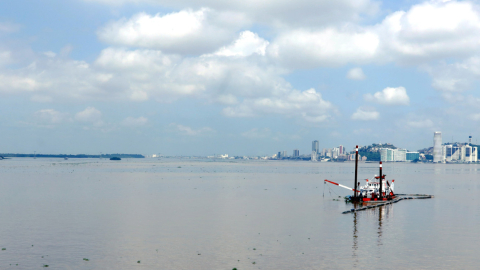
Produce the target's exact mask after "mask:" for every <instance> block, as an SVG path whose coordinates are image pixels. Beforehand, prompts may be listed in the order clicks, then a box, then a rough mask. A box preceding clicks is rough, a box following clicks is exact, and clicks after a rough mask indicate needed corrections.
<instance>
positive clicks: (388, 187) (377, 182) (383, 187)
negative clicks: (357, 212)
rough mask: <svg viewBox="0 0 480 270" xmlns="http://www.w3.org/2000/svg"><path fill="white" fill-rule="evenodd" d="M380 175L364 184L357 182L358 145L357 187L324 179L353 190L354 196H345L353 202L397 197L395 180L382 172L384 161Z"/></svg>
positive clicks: (379, 200) (356, 158)
mask: <svg viewBox="0 0 480 270" xmlns="http://www.w3.org/2000/svg"><path fill="white" fill-rule="evenodd" d="M379 168H380V173H379V175H381V176H382V177H381V178H380V176H376V175H375V176H374V177H373V178H372V179H370V180H369V179H366V183H365V185H364V186H360V183H358V182H357V171H358V145H357V148H356V155H355V185H354V187H356V189H354V188H350V187H347V186H344V185H341V184H338V183H335V182H332V181H330V180H326V179H325V181H324V183H325V184H326V183H330V184H334V185H337V186H339V187H343V188H346V189H349V190H352V191H353V192H354V193H353V196H347V197H345V199H346V200H348V201H351V202H376V201H378V202H381V201H389V200H392V199H394V198H395V193H394V192H393V185H394V184H393V183H394V181H395V180H392V183H391V184H390V183H389V182H388V181H387V180H386V179H385V175H384V174H382V162H381V161H380V167H379Z"/></svg>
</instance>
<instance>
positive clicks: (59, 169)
mask: <svg viewBox="0 0 480 270" xmlns="http://www.w3.org/2000/svg"><path fill="white" fill-rule="evenodd" d="M359 167H360V168H359V179H365V178H371V177H372V176H373V174H378V165H377V164H375V163H360V164H359ZM0 170H1V175H0V205H1V207H0V247H1V248H2V249H3V248H4V249H5V250H1V251H0V269H40V268H42V267H44V266H45V265H48V267H49V269H228V270H230V269H233V268H237V269H239V270H241V269H346V268H357V269H367V268H368V269H372V268H373V269H448V268H455V269H478V266H479V265H480V256H479V255H478V254H479V251H480V199H479V194H480V185H479V181H480V178H479V174H480V165H476V164H401V163H398V164H392V163H387V164H384V169H383V172H384V173H385V174H386V175H387V179H388V180H391V179H392V178H393V179H395V191H396V192H397V193H424V194H431V195H435V198H433V199H427V200H408V201H401V202H399V203H396V204H393V205H388V206H384V207H381V208H377V209H369V210H367V211H362V212H358V213H350V214H342V212H343V211H345V210H348V209H350V208H352V205H351V204H346V203H345V202H344V201H343V200H342V199H341V198H340V200H337V199H338V198H339V196H341V197H343V196H345V195H350V193H351V192H349V191H348V190H346V189H342V188H340V187H338V186H333V185H325V184H324V182H323V180H324V179H329V180H332V181H336V182H339V183H342V184H344V185H347V186H353V179H354V178H353V177H354V173H353V172H354V164H353V163H311V162H291V161H290V162H284V161H215V162H212V161H207V160H174V159H163V160H158V159H124V160H121V161H116V162H115V161H110V160H98V159H70V160H61V159H30V158H13V159H8V160H2V161H0ZM363 183H364V181H362V185H363ZM84 258H85V259H88V261H87V260H84Z"/></svg>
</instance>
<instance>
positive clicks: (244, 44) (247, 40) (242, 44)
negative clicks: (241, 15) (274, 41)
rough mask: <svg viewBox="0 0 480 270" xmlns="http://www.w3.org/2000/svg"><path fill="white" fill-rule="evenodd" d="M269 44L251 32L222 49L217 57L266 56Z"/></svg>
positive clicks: (216, 53)
mask: <svg viewBox="0 0 480 270" xmlns="http://www.w3.org/2000/svg"><path fill="white" fill-rule="evenodd" d="M268 44H269V42H268V41H266V40H264V39H263V38H260V37H259V36H258V35H257V34H255V33H253V32H250V31H243V32H242V33H240V35H239V37H238V39H237V40H235V41H234V42H233V43H232V44H231V45H229V46H226V47H222V48H221V49H219V50H218V51H217V52H215V53H214V54H215V55H220V56H249V55H251V54H254V53H256V54H259V55H265V49H266V48H267V46H268Z"/></svg>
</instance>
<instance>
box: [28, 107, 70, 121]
mask: <svg viewBox="0 0 480 270" xmlns="http://www.w3.org/2000/svg"><path fill="white" fill-rule="evenodd" d="M35 117H36V118H37V119H38V120H39V121H41V122H44V123H48V124H60V123H62V122H64V121H67V120H68V119H69V115H68V113H61V112H59V111H56V110H54V109H44V110H39V111H37V112H35Z"/></svg>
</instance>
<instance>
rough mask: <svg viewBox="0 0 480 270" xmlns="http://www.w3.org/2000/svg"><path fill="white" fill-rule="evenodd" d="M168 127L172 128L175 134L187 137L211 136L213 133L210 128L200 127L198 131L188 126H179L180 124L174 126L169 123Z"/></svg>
mask: <svg viewBox="0 0 480 270" xmlns="http://www.w3.org/2000/svg"><path fill="white" fill-rule="evenodd" d="M170 127H173V128H174V130H175V131H176V132H178V133H179V134H181V135H187V136H199V135H206V134H211V133H214V132H215V130H214V129H212V128H210V127H202V128H199V129H193V128H191V127H188V126H184V125H180V124H175V123H171V124H170Z"/></svg>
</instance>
